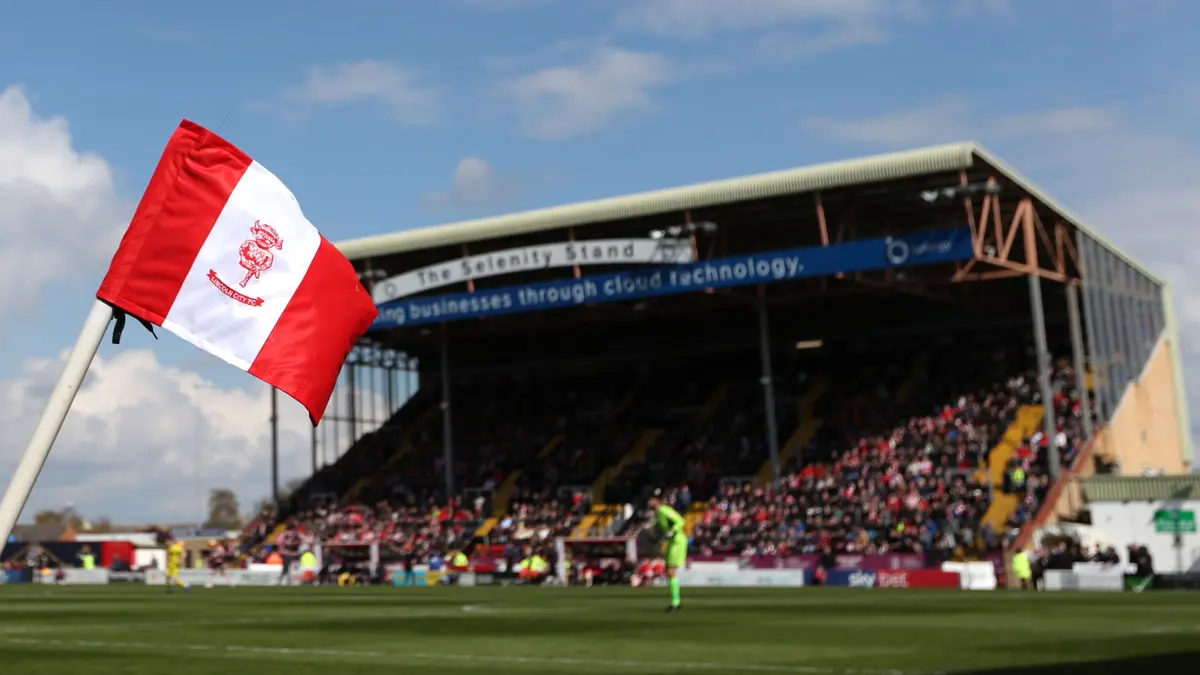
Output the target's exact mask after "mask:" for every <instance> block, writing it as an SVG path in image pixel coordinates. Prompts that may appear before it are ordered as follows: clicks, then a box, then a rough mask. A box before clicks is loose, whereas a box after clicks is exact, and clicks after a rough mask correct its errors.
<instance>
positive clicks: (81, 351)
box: [0, 300, 113, 547]
mask: <svg viewBox="0 0 1200 675" xmlns="http://www.w3.org/2000/svg"><path fill="white" fill-rule="evenodd" d="M112 316H113V313H112V308H111V307H109V306H108V305H106V304H104V303H103V302H100V301H99V300H96V301H94V302H93V303H92V309H91V311H89V312H88V315H87V319H86V320H84V322H83V328H82V329H81V330H80V331H79V337H78V338H76V339H75V346H74V347H72V348H71V353H70V355H68V356H67V363H66V365H65V366H64V367H63V372H62V375H60V376H59V377H58V384H56V385H54V391H52V392H50V398H49V399H48V400H47V401H46V409H45V410H43V411H42V418H41V419H40V420H38V424H37V427H35V428H34V430H33V437H32V438H30V439H29V444H28V445H26V446H25V454H24V455H22V456H21V461H20V463H18V464H17V470H16V471H14V472H13V475H12V480H10V481H9V483H8V490H6V491H5V492H4V497H3V499H0V547H3V546H4V543H5V542H7V541H8V537H9V535H11V534H12V531H13V527H15V526H16V524H17V518H18V517H20V515H21V511H22V510H23V509H24V508H25V503H26V502H27V501H29V495H30V493H32V492H33V486H34V484H35V483H37V479H38V476H39V475H40V474H41V473H42V467H43V466H45V464H46V458H47V457H49V456H50V448H51V447H52V446H53V445H54V440H55V439H56V438H58V432H59V430H60V429H62V425H63V422H65V421H66V420H67V413H68V412H70V411H71V404H72V403H73V402H74V401H75V395H76V394H77V393H79V387H80V386H82V385H83V378H84V377H86V376H87V372H88V367H89V366H91V364H92V359H94V358H95V357H96V350H97V349H99V348H100V342H101V340H103V339H104V334H105V333H106V332H107V331H108V322H109V321H110V320H111V319H112Z"/></svg>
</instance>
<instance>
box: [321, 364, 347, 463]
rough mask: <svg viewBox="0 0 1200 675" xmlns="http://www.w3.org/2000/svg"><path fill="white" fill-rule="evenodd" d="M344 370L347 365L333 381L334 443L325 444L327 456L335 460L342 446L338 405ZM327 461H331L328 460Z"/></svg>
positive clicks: (332, 430) (332, 431)
mask: <svg viewBox="0 0 1200 675" xmlns="http://www.w3.org/2000/svg"><path fill="white" fill-rule="evenodd" d="M344 370H345V366H342V370H339V371H338V374H337V379H335V380H334V381H333V397H332V398H333V419H331V420H330V421H331V422H333V424H332V425H331V426H332V427H333V428H332V429H331V430H330V431H331V433H332V434H333V444H332V445H330V444H329V443H326V444H325V453H326V456H328V457H332V458H333V461H334V462H336V461H337V459H338V448H340V447H342V434H341V429H342V417H341V415H340V414H338V408H339V407H340V406H339V405H338V387H339V386H341V384H342V371H344ZM326 463H327V464H328V463H330V462H328V461H326Z"/></svg>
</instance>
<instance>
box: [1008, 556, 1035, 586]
mask: <svg viewBox="0 0 1200 675" xmlns="http://www.w3.org/2000/svg"><path fill="white" fill-rule="evenodd" d="M1012 571H1013V576H1014V577H1016V578H1017V583H1018V584H1020V586H1021V590H1023V591H1028V590H1030V589H1031V588H1033V565H1031V564H1030V562H1029V554H1028V553H1026V552H1025V551H1024V550H1020V551H1017V552H1016V553H1014V554H1013V557H1012Z"/></svg>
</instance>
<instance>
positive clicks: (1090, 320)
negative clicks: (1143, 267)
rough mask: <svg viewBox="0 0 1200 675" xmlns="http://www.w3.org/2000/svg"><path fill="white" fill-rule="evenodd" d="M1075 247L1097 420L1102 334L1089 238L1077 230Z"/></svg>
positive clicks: (1104, 414)
mask: <svg viewBox="0 0 1200 675" xmlns="http://www.w3.org/2000/svg"><path fill="white" fill-rule="evenodd" d="M1075 246H1076V250H1078V251H1079V266H1080V268H1081V271H1082V273H1083V274H1082V277H1083V279H1081V282H1080V283H1081V285H1082V287H1083V320H1084V321H1085V322H1086V323H1087V342H1088V365H1089V366H1090V367H1091V370H1092V383H1093V385H1094V386H1093V387H1092V392H1091V393H1092V395H1093V397H1094V399H1095V401H1096V414H1097V416H1098V417H1099V419H1100V423H1101V424H1104V423H1105V422H1106V421H1107V420H1108V402H1107V401H1106V400H1105V398H1104V388H1103V385H1102V382H1103V378H1104V377H1106V376H1105V374H1104V373H1105V366H1104V358H1103V344H1104V338H1103V336H1102V335H1101V331H1100V329H1099V328H1098V326H1099V321H1097V319H1096V315H1097V314H1098V313H1099V312H1100V307H1099V301H1098V298H1097V297H1096V279H1095V273H1096V272H1095V269H1096V264H1095V261H1094V259H1093V258H1092V240H1091V238H1090V237H1087V236H1085V235H1084V234H1083V233H1082V232H1079V233H1077V234H1076V236H1075Z"/></svg>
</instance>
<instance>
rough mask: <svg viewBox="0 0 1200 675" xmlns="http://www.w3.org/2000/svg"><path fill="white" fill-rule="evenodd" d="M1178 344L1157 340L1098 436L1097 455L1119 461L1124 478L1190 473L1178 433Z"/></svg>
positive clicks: (1182, 442)
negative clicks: (1153, 474)
mask: <svg viewBox="0 0 1200 675" xmlns="http://www.w3.org/2000/svg"><path fill="white" fill-rule="evenodd" d="M1175 342H1176V341H1175V340H1173V339H1171V338H1170V337H1168V336H1165V335H1164V336H1163V338H1162V339H1160V340H1159V342H1158V345H1157V346H1156V347H1155V349H1154V351H1153V353H1152V354H1151V355H1150V359H1149V360H1148V361H1147V362H1146V365H1145V367H1144V368H1143V370H1142V372H1141V374H1140V376H1139V377H1138V378H1137V379H1136V380H1134V381H1133V382H1132V383H1131V384H1130V385H1129V386H1128V387H1126V389H1125V392H1124V394H1123V395H1122V397H1121V403H1120V405H1119V406H1118V407H1117V410H1116V412H1115V413H1114V414H1113V417H1112V420H1111V421H1110V423H1109V425H1108V426H1107V427H1105V428H1104V429H1102V430H1101V431H1100V433H1099V434H1098V435H1097V438H1096V444H1095V446H1094V450H1095V453H1096V456H1097V457H1099V458H1100V459H1101V460H1103V461H1104V462H1117V463H1118V465H1119V467H1120V474H1121V475H1123V476H1141V475H1143V474H1144V473H1145V472H1163V473H1167V474H1182V473H1187V472H1188V471H1190V466H1189V462H1188V456H1189V454H1190V452H1189V451H1190V448H1187V447H1185V439H1184V438H1181V437H1180V432H1179V429H1180V411H1179V399H1178V397H1177V396H1176V391H1177V389H1176V382H1175V368H1174V364H1173V360H1174V356H1173V354H1172V352H1173V351H1174V350H1175V349H1177V346H1176V344H1175Z"/></svg>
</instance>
